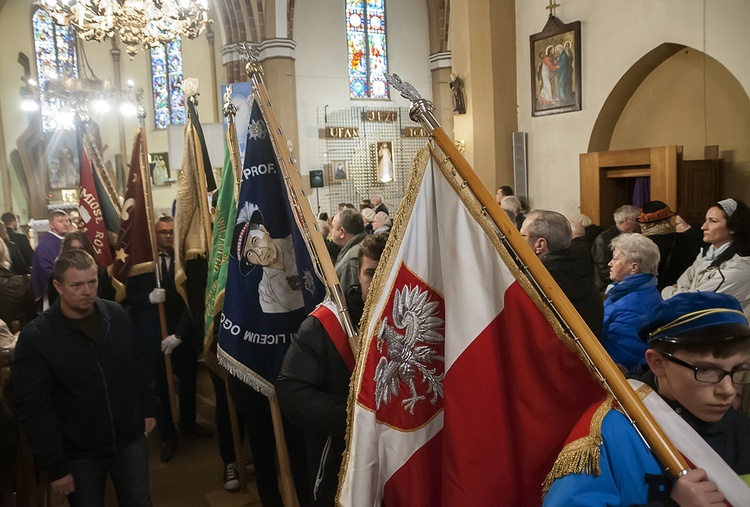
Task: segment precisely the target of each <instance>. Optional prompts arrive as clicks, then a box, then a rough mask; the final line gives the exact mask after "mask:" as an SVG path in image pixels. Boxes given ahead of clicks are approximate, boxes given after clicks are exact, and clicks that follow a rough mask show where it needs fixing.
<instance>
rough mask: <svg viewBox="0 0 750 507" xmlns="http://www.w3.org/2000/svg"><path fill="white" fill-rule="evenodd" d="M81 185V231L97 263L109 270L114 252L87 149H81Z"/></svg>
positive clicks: (79, 202)
mask: <svg viewBox="0 0 750 507" xmlns="http://www.w3.org/2000/svg"><path fill="white" fill-rule="evenodd" d="M80 159H81V183H80V185H81V186H80V188H79V198H78V213H80V215H81V224H80V225H79V227H78V228H79V230H81V231H83V232H85V233H86V236H88V238H89V240H90V241H91V244H92V245H94V250H95V251H96V262H97V264H99V266H101V267H103V268H107V267H109V266H110V265H111V264H112V252H111V251H110V248H109V240H108V238H107V229H106V228H105V227H104V215H103V214H102V208H101V206H100V204H99V194H98V192H97V191H96V186H95V185H94V175H93V174H92V172H91V161H90V159H89V156H88V153H87V152H86V149H85V148H83V147H81V150H80Z"/></svg>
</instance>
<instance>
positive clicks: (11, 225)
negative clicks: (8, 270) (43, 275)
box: [2, 211, 34, 270]
mask: <svg viewBox="0 0 750 507" xmlns="http://www.w3.org/2000/svg"><path fill="white" fill-rule="evenodd" d="M2 220H3V224H5V230H6V231H7V233H8V237H9V238H10V240H11V241H12V242H13V243H14V244H15V245H16V246H17V247H18V250H19V251H20V253H21V255H22V256H23V260H24V262H25V263H26V267H27V268H29V270H30V269H31V259H32V258H33V256H34V249H33V248H31V243H29V238H28V236H26V234H24V233H22V232H18V218H17V217H16V215H14V214H13V212H11V211H6V212H5V213H3V217H2Z"/></svg>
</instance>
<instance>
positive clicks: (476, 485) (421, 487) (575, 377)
mask: <svg viewBox="0 0 750 507" xmlns="http://www.w3.org/2000/svg"><path fill="white" fill-rule="evenodd" d="M459 183H460V182H457V181H455V178H454V177H453V176H451V175H450V173H448V172H447V171H446V170H445V169H444V168H441V167H439V164H438V162H436V161H434V160H433V158H432V156H431V154H430V152H429V151H428V150H427V149H424V150H422V151H421V152H420V153H419V154H418V155H417V158H416V159H415V169H414V171H413V174H412V179H411V181H410V183H409V187H408V189H407V195H406V196H405V198H404V200H403V201H402V209H400V210H399V215H398V217H397V219H396V222H395V223H394V228H393V230H392V232H391V235H392V237H391V238H390V240H389V243H388V245H387V246H386V250H385V252H384V254H383V257H382V258H381V262H380V266H379V267H378V272H377V273H376V276H375V280H374V281H373V286H372V288H371V289H370V290H371V293H372V294H371V297H370V298H369V299H368V303H367V307H366V308H365V315H364V317H363V321H362V328H361V329H362V333H361V339H362V342H361V347H362V348H363V349H364V350H361V352H360V356H359V358H358V362H357V368H356V371H355V374H354V377H353V380H352V382H353V386H352V393H351V395H350V401H349V429H348V432H347V433H348V434H347V452H346V455H345V456H344V462H343V464H342V475H341V484H340V490H339V501H340V502H341V504H342V505H345V506H357V507H358V506H371V505H390V506H402V505H409V506H410V507H415V506H431V507H432V506H438V505H450V506H453V505H472V506H479V505H513V506H525V505H540V504H541V501H542V483H543V481H544V479H545V477H546V475H547V473H548V472H549V471H550V469H551V468H552V465H553V463H554V461H555V459H556V458H557V455H558V453H559V452H560V450H561V449H562V447H563V444H564V443H565V440H566V437H567V436H568V434H569V433H570V431H571V429H572V428H573V426H574V425H575V423H576V422H577V421H578V419H579V417H580V415H581V414H582V413H583V412H584V411H585V409H586V408H588V407H589V406H590V405H592V403H594V402H595V401H597V400H602V399H604V397H605V393H604V391H603V389H602V388H601V387H600V386H599V384H598V383H596V382H595V381H594V379H593V377H592V376H591V374H590V373H589V371H588V369H587V367H586V366H585V365H584V363H583V362H582V361H581V360H580V359H579V358H578V356H577V355H576V354H575V353H573V352H572V351H571V350H570V349H569V348H568V347H567V345H566V344H565V343H564V342H563V341H561V339H560V338H558V336H557V334H556V333H555V331H554V330H553V327H552V325H551V324H550V321H548V320H547V318H546V317H545V314H544V313H543V312H542V311H541V310H540V309H539V308H543V305H542V304H541V302H540V300H539V298H538V297H536V296H535V297H536V302H535V299H533V298H532V297H530V296H529V295H528V294H527V292H526V289H525V288H524V287H526V288H529V287H530V285H529V282H528V279H526V278H525V277H524V276H523V275H521V273H520V271H519V270H518V268H517V266H516V265H515V263H514V262H513V261H512V260H511V257H510V256H509V255H508V254H507V252H506V251H505V249H504V247H503V246H502V244H501V242H500V240H499V239H498V236H497V234H496V233H495V229H494V226H493V224H491V222H490V220H489V219H488V218H486V217H485V216H484V215H483V213H482V210H481V206H480V205H479V204H478V203H477V202H476V200H475V198H474V197H473V196H471V195H470V194H469V192H468V190H467V189H464V188H462V187H461V185H459ZM529 293H532V291H531V289H529ZM538 305H539V306H538ZM558 330H560V329H559V326H558Z"/></svg>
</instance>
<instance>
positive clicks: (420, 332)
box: [374, 287, 445, 415]
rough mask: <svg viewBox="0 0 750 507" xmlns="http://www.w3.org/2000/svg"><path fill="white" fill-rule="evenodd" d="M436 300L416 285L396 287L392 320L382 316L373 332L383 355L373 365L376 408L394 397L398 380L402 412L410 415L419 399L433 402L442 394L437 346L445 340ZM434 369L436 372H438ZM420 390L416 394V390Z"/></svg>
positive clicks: (441, 367) (396, 392) (396, 393)
mask: <svg viewBox="0 0 750 507" xmlns="http://www.w3.org/2000/svg"><path fill="white" fill-rule="evenodd" d="M438 305H439V303H438V302H437V301H431V300H430V295H429V293H428V292H427V291H426V290H422V289H420V288H419V287H413V288H409V287H403V288H402V289H400V290H399V289H397V290H396V293H395V295H394V299H393V311H392V313H391V320H392V323H391V322H389V319H388V317H385V318H384V319H383V327H382V328H381V330H380V332H379V333H378V335H377V337H376V338H377V347H378V351H379V352H383V345H385V346H386V353H385V354H386V355H385V356H383V357H381V358H380V361H379V362H378V365H377V367H376V368H375V379H374V380H375V403H376V407H377V408H380V405H381V404H383V405H387V404H389V403H390V402H391V400H392V399H393V398H396V397H398V393H399V386H400V383H402V382H403V383H404V384H405V385H406V386H407V387H408V389H409V396H408V397H406V398H405V399H403V400H402V401H401V405H402V406H403V408H404V411H406V412H408V413H409V414H411V415H414V407H415V406H416V405H417V403H419V402H420V401H423V400H424V401H427V395H432V396H431V398H430V400H429V403H430V404H432V405H435V403H437V401H438V398H442V397H443V378H444V377H445V371H444V368H443V366H444V364H443V363H444V362H445V358H444V357H443V356H442V355H440V352H439V351H438V350H437V346H438V345H440V344H442V343H443V342H445V334H444V333H445V331H444V321H443V319H442V318H440V317H439V316H438V313H437V311H438ZM438 370H439V371H440V373H438ZM420 390H421V391H423V394H420V392H419V391H420Z"/></svg>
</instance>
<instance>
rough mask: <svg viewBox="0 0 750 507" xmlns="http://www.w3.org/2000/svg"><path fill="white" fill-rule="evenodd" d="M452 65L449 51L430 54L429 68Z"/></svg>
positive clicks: (435, 68)
mask: <svg viewBox="0 0 750 507" xmlns="http://www.w3.org/2000/svg"><path fill="white" fill-rule="evenodd" d="M452 65H453V60H452V58H451V52H450V51H440V52H439V53H432V54H431V55H430V70H433V71H434V70H437V69H445V68H450V67H451V66H452Z"/></svg>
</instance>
